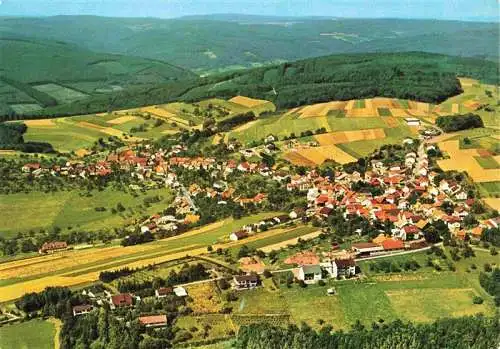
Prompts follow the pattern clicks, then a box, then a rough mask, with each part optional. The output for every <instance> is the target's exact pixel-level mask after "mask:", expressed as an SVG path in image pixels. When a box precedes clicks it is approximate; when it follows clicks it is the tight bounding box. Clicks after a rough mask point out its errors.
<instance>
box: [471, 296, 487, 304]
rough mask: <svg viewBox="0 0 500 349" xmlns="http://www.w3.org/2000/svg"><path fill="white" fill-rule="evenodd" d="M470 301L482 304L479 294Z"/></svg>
mask: <svg viewBox="0 0 500 349" xmlns="http://www.w3.org/2000/svg"><path fill="white" fill-rule="evenodd" d="M472 302H473V303H474V304H483V302H484V300H483V299H482V298H481V297H479V296H474V298H473V299H472Z"/></svg>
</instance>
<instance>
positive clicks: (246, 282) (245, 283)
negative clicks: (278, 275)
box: [233, 273, 260, 290]
mask: <svg viewBox="0 0 500 349" xmlns="http://www.w3.org/2000/svg"><path fill="white" fill-rule="evenodd" d="M233 284H234V288H236V289H237V290H245V289H251V288H255V287H257V286H259V284H260V278H259V276H258V275H257V274H254V273H252V274H248V275H235V276H234V277H233Z"/></svg>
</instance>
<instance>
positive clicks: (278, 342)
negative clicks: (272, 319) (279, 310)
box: [236, 316, 500, 349]
mask: <svg viewBox="0 0 500 349" xmlns="http://www.w3.org/2000/svg"><path fill="white" fill-rule="evenodd" d="M331 330H332V329H331V328H328V327H325V328H323V329H321V330H320V331H319V332H316V331H314V330H312V329H311V328H309V327H307V326H305V325H303V326H302V327H300V328H299V327H297V326H289V327H288V328H282V327H274V326H271V325H269V324H265V323H261V324H253V325H250V326H247V327H242V328H241V329H240V331H239V333H238V339H237V342H236V348H238V349H281V348H289V349H295V348H297V349H313V348H324V349H361V348H367V349H368V348H378V349H394V348H405V349H424V348H425V349H448V348H449V349H470V348H475V349H490V348H496V347H498V344H499V337H498V333H500V325H499V322H498V318H496V317H495V318H488V317H483V316H475V317H462V318H455V319H441V320H438V321H436V322H434V323H425V324H413V323H407V322H403V321H401V320H396V321H394V322H392V323H388V324H386V323H383V322H382V321H380V322H374V323H373V324H372V326H371V328H369V329H367V328H365V327H364V326H363V325H362V324H361V323H360V322H357V323H356V324H355V325H354V326H353V329H352V330H351V331H350V332H343V331H338V332H331Z"/></svg>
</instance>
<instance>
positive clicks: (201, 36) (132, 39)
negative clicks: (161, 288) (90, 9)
mask: <svg viewBox="0 0 500 349" xmlns="http://www.w3.org/2000/svg"><path fill="white" fill-rule="evenodd" d="M367 15H369V14H367ZM497 29H498V28H497V24H495V23H474V22H459V21H437V20H403V19H344V18H327V17H320V18H314V17H313V18H311V17H305V18H300V17H299V18H297V17H292V18H287V17H264V16H263V17H260V16H244V15H213V16H191V17H185V18H178V19H157V18H106V17H95V16H56V17H45V18H12V17H11V18H0V33H3V35H14V34H15V35H25V36H28V37H36V38H39V39H50V40H58V41H64V42H68V43H71V44H75V45H79V46H81V47H84V48H86V49H90V50H93V51H98V52H111V53H117V54H124V55H131V56H138V57H145V58H151V59H158V60H162V61H166V62H169V63H172V64H175V65H178V66H182V67H185V68H188V69H191V70H196V71H198V72H214V71H217V70H221V69H222V70H224V69H228V68H244V67H254V66H258V65H262V64H269V63H277V62H281V61H292V60H297V59H304V58H310V57H317V56H323V55H329V54H335V53H336V54H340V53H351V52H375V51H385V52H395V51H426V52H433V53H441V54H452V55H461V56H470V57H472V56H477V57H486V58H489V59H496V58H497V57H498V50H497V47H498V39H499V34H498V30H497Z"/></svg>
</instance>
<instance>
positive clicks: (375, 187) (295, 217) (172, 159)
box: [22, 140, 500, 328]
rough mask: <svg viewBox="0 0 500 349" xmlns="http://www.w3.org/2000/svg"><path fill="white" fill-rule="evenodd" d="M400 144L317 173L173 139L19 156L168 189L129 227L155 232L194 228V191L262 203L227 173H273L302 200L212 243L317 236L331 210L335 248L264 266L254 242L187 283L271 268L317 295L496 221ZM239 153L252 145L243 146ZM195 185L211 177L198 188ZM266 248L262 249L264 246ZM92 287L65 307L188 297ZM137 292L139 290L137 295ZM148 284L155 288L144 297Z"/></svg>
mask: <svg viewBox="0 0 500 349" xmlns="http://www.w3.org/2000/svg"><path fill="white" fill-rule="evenodd" d="M414 142H415V144H414ZM270 143H272V140H270ZM271 148H273V147H271ZM402 149H403V150H402V154H401V160H399V161H394V162H391V161H383V160H377V159H372V160H371V161H370V163H369V164H368V165H367V170H366V171H365V172H364V174H361V173H360V172H358V171H356V170H354V171H349V172H348V171H345V170H343V169H341V168H336V169H335V170H334V171H330V172H329V175H321V174H320V172H319V170H317V169H308V170H306V171H305V172H302V173H298V172H296V171H294V172H290V171H285V170H283V169H275V168H273V167H272V166H267V165H265V164H264V163H263V162H259V161H257V162H255V161H254V162H252V161H247V160H241V161H238V160H236V159H229V160H225V161H218V160H217V159H215V158H212V157H208V158H205V157H188V156H182V152H183V151H185V150H186V148H185V146H183V145H181V144H177V145H174V146H173V147H171V149H169V150H157V151H153V150H152V149H151V150H148V149H142V150H137V151H134V150H132V149H126V150H123V151H120V152H118V153H116V154H110V155H107V156H106V159H105V160H102V161H98V162H96V163H94V164H88V165H84V164H82V163H78V162H76V163H72V162H69V163H67V164H66V166H61V167H59V166H54V167H52V168H43V167H42V166H40V164H38V163H28V164H26V165H24V166H23V167H22V171H23V172H24V173H26V175H30V176H33V177H35V178H36V177H40V176H63V177H68V178H70V179H77V178H85V177H96V176H97V177H106V176H109V175H111V174H112V173H113V171H125V172H127V173H129V174H130V177H131V178H133V179H134V180H135V182H134V183H131V184H130V187H131V188H141V187H145V186H146V187H147V186H165V187H168V188H171V189H172V190H174V191H175V193H176V194H175V198H174V200H173V202H172V207H173V209H172V210H170V211H169V212H168V214H154V215H152V216H150V217H148V218H147V219H145V220H143V221H141V222H138V223H137V226H136V228H138V229H140V233H141V234H151V235H152V236H155V235H157V234H158V233H160V232H163V233H165V232H168V233H169V234H171V235H169V236H175V235H177V234H183V233H184V232H185V231H189V229H190V228H191V227H194V226H196V224H197V223H198V222H199V221H200V218H201V215H202V214H203V213H201V212H200V211H199V209H198V207H197V204H196V202H197V200H198V199H199V198H206V199H208V200H211V201H213V202H214V205H216V206H225V205H228V203H232V204H234V205H237V206H240V207H242V208H247V207H249V206H250V207H253V208H257V209H264V208H265V207H266V203H267V200H268V197H269V195H270V193H267V192H265V191H261V192H257V193H255V195H252V196H249V197H246V196H243V195H241V194H239V193H238V192H237V190H236V188H235V186H234V185H233V181H234V180H235V178H237V179H238V178H243V179H244V178H246V177H255V176H258V177H262V178H265V179H266V180H270V181H273V182H275V183H277V184H278V185H279V186H280V187H282V188H283V189H284V190H286V192H287V193H289V195H290V196H294V197H298V198H299V199H300V200H299V201H301V202H305V205H303V206H296V207H294V208H292V209H291V210H290V211H289V212H282V213H281V214H277V215H275V216H270V217H269V218H265V219H262V220H260V221H258V222H255V223H251V224H246V225H243V226H241V227H239V229H235V230H233V231H231V232H229V233H228V234H227V236H226V237H225V238H224V239H222V241H220V243H222V245H221V246H224V244H231V243H243V244H244V243H245V241H246V240H251V239H252V237H255V236H259V234H263V233H265V232H267V231H269V230H273V229H285V228H286V227H291V226H293V227H295V226H299V227H300V226H313V227H316V228H317V230H318V234H323V235H324V236H327V235H328V232H330V231H331V230H330V228H329V227H330V224H331V219H332V217H333V216H334V215H336V216H339V217H341V219H342V220H343V221H345V222H348V223H349V222H352V226H351V227H350V229H351V231H352V233H353V234H351V235H350V236H349V239H348V241H349V243H348V244H345V243H344V244H342V246H341V244H340V243H337V242H336V241H332V240H330V241H331V242H330V243H329V244H327V245H326V248H324V247H325V246H324V244H323V248H317V247H315V246H314V242H312V243H311V244H312V245H311V244H309V245H307V246H306V248H305V249H303V250H299V251H296V249H295V250H293V252H292V250H290V252H286V251H288V248H289V247H290V246H283V245H282V246H280V248H279V250H280V251H281V252H283V251H285V253H284V254H282V256H281V257H280V258H281V262H280V263H276V265H274V266H273V265H268V264H264V263H263V260H262V259H263V258H262V257H265V256H266V253H263V252H262V251H261V252H259V251H258V249H257V251H255V250H254V251H253V252H251V253H250V254H248V255H245V256H242V257H241V258H239V259H238V261H237V263H238V265H239V268H235V269H227V268H226V269H225V270H224V272H222V273H221V272H220V270H219V272H216V273H214V272H213V271H212V272H211V273H210V276H208V277H204V278H202V279H201V280H198V279H196V280H195V281H192V282H193V283H195V284H196V283H199V282H202V283H204V282H213V280H215V281H217V282H219V285H220V280H224V283H226V282H227V283H228V285H229V286H224V289H225V288H227V287H230V289H232V290H234V291H235V292H245V291H247V290H252V289H256V288H259V287H263V281H264V280H265V279H266V278H267V277H269V276H270V275H279V273H282V272H288V273H290V272H291V274H290V275H291V276H290V277H291V278H292V279H291V280H295V282H297V283H302V284H303V285H312V284H321V285H324V284H325V282H327V283H328V285H329V288H328V289H326V290H325V291H324V292H325V294H327V295H335V294H336V289H335V282H336V281H335V280H347V279H359V280H362V279H363V278H364V277H365V276H364V275H363V273H362V271H361V269H360V268H359V266H358V263H359V262H361V261H365V260H371V259H377V258H383V257H384V256H398V255H402V254H412V253H416V252H420V251H426V250H429V249H430V248H432V247H433V246H434V245H435V244H436V246H439V245H441V244H442V242H441V241H442V240H443V239H445V240H450V239H453V240H457V241H471V242H474V241H476V242H478V241H480V240H481V237H482V232H483V230H485V229H491V228H498V226H499V225H500V218H498V217H497V218H491V219H484V220H481V221H477V220H468V218H467V217H471V216H472V215H473V212H474V213H476V212H477V210H478V207H479V208H480V207H481V204H480V202H479V199H477V198H475V197H473V196H471V194H470V192H469V190H468V188H467V187H466V183H465V182H464V181H460V180H457V178H456V177H455V176H448V177H447V176H443V174H442V173H438V172H436V171H434V170H431V166H430V163H431V161H434V160H433V159H431V158H430V156H429V154H435V153H436V152H435V151H436V145H433V144H427V143H424V142H422V143H420V142H418V141H413V140H407V141H405V144H404V147H403V148H402ZM244 152H245V151H242V152H241V153H242V154H243V153H244ZM246 152H247V153H251V152H252V150H247V151H246ZM186 171H187V172H188V173H189V172H193V173H195V174H196V173H199V171H204V172H206V173H207V174H208V176H207V177H208V178H209V179H210V180H209V181H208V182H206V181H205V182H201V181H200V182H198V183H186V182H183V179H184V178H192V177H186V176H185V173H186ZM203 183H205V184H206V183H209V184H210V185H208V186H207V185H206V186H203ZM437 222H438V223H440V224H441V225H440V226H441V227H442V228H443V229H444V230H443V231H435V229H429V227H433V226H434V225H436V223H437ZM333 229H335V227H333ZM366 229H368V230H369V232H368V230H366ZM318 234H315V235H314V237H313V238H311V239H312V241H315V240H314V238H317V237H318ZM447 234H448V235H447ZM299 241H300V238H299ZM240 246H241V244H240ZM243 246H244V245H243ZM70 248H71V247H70V246H69V245H68V244H67V243H66V242H64V241H49V242H46V243H45V244H44V245H43V246H41V247H40V250H39V253H40V254H52V253H57V252H61V251H66V250H68V249H70ZM242 249H243V247H242ZM210 252H211V250H210V247H209V249H208V254H209V255H210V256H212V257H211V258H212V259H213V260H215V261H216V262H217V263H221V264H223V263H224V258H223V255H221V254H220V253H215V252H211V253H210ZM267 252H268V253H267V255H269V254H270V251H267ZM238 257H239V256H238ZM225 258H226V259H227V256H226V257H225ZM278 265H286V266H287V267H286V268H282V267H279V266H278ZM212 267H213V266H212ZM219 267H220V265H219ZM215 269H217V268H215ZM222 269H224V268H222ZM130 273H134V271H131V272H130ZM330 280H332V281H330ZM186 285H189V282H188V283H187V284H186ZM146 287H152V286H146ZM101 291H102V292H101V293H100V294H99V295H98V296H96V295H95V294H93V293H92V292H91V291H88V290H86V289H85V290H84V291H83V293H82V296H83V297H84V298H83V299H85V301H84V302H83V303H82V304H78V305H74V306H73V308H72V312H73V315H74V316H83V315H85V314H87V313H89V312H92V311H94V310H95V309H97V308H99V307H103V306H105V307H107V308H109V309H110V310H112V311H113V310H115V309H116V310H121V311H123V309H134V307H137V306H138V305H139V304H141V302H144V301H145V300H146V301H147V299H157V300H162V299H164V298H165V297H168V299H169V300H170V299H174V298H175V299H179V301H180V302H183V301H182V299H184V298H186V297H190V294H189V291H187V289H186V288H185V286H184V285H176V286H173V287H159V288H156V289H149V291H148V292H149V293H148V295H149V296H148V297H146V299H144V298H143V297H141V296H140V295H138V294H134V293H133V292H125V293H120V292H116V289H115V291H113V289H112V288H109V287H105V288H103V289H102V290H101ZM142 292H144V291H141V292H139V293H142ZM152 292H154V294H152V295H151V293H152ZM172 297H173V298H172ZM139 309H140V308H139ZM160 309H161V307H160ZM221 311H222V310H221ZM140 313H141V312H140V311H139V313H137V312H134V314H139V315H138V317H137V320H138V321H139V323H140V324H141V325H143V326H145V327H146V328H150V327H154V328H157V327H165V326H167V325H168V323H169V319H168V317H167V315H165V312H162V311H159V312H157V313H155V312H154V311H153V312H151V311H148V315H140Z"/></svg>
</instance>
